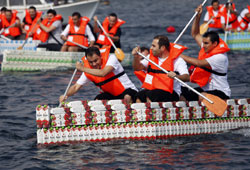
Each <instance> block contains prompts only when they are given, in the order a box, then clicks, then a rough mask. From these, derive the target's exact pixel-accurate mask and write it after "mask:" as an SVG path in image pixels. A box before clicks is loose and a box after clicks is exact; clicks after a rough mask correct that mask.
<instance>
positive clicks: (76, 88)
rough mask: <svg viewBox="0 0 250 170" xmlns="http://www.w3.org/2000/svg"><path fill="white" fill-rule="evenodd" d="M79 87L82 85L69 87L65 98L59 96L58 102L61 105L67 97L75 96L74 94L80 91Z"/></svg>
mask: <svg viewBox="0 0 250 170" xmlns="http://www.w3.org/2000/svg"><path fill="white" fill-rule="evenodd" d="M81 87H82V85H80V84H77V83H76V84H74V85H73V86H71V87H70V88H69V90H68V92H67V94H66V96H64V95H61V96H60V98H59V102H60V103H62V102H64V101H65V100H67V98H68V97H69V96H73V95H74V94H76V93H77V92H78V91H79V90H80V88H81Z"/></svg>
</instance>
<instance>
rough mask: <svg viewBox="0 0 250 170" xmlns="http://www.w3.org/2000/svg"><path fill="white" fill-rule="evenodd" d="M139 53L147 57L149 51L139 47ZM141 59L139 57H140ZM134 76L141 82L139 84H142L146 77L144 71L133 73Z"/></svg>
mask: <svg viewBox="0 0 250 170" xmlns="http://www.w3.org/2000/svg"><path fill="white" fill-rule="evenodd" d="M140 51H141V53H142V54H143V55H144V56H148V55H149V49H148V48H147V47H140ZM140 57H141V56H140ZM141 60H143V57H141ZM134 74H135V75H136V77H137V78H138V79H139V80H140V81H141V83H143V82H144V80H145V77H146V71H145V70H141V71H134Z"/></svg>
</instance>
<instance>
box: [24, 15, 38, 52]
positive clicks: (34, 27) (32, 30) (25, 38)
mask: <svg viewBox="0 0 250 170" xmlns="http://www.w3.org/2000/svg"><path fill="white" fill-rule="evenodd" d="M41 18H42V15H41V16H40V18H39V19H38V20H40V19H41ZM38 20H37V21H38ZM36 26H37V23H35V25H34V26H33V28H32V29H31V31H30V32H31V33H32V32H33V31H34V30H35V28H36ZM28 38H29V37H27V38H25V41H24V42H23V44H22V46H21V47H20V49H23V47H24V46H25V44H26V43H27V40H28Z"/></svg>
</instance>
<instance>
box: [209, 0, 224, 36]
mask: <svg viewBox="0 0 250 170" xmlns="http://www.w3.org/2000/svg"><path fill="white" fill-rule="evenodd" d="M211 5H212V6H208V7H207V13H206V14H205V17H204V23H208V22H210V23H209V24H208V31H215V32H217V33H224V28H225V18H224V16H223V13H222V11H221V10H222V8H223V5H220V2H219V0H212V3H211Z"/></svg>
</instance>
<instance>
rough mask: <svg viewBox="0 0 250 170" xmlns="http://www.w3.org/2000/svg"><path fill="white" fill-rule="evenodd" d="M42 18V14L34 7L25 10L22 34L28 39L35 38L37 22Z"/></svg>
mask: <svg viewBox="0 0 250 170" xmlns="http://www.w3.org/2000/svg"><path fill="white" fill-rule="evenodd" d="M41 17H42V12H40V11H37V10H36V8H35V7H34V6H30V7H29V9H28V10H27V9H26V10H25V17H24V18H23V22H22V24H21V29H22V33H23V34H25V38H28V37H32V38H33V35H34V27H36V26H37V21H38V20H39V19H40V18H41ZM31 31H32V32H31ZM33 39H34V38H33Z"/></svg>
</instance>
